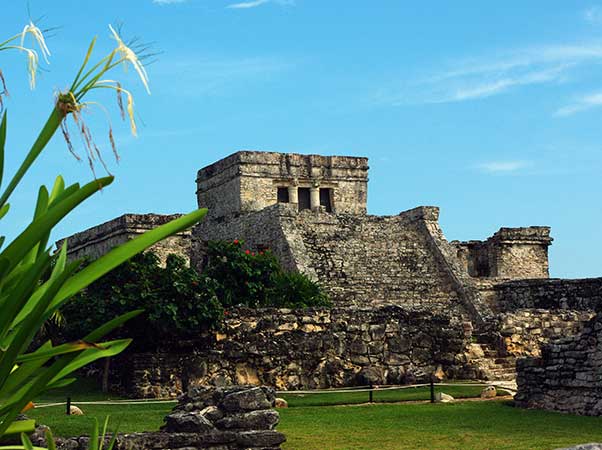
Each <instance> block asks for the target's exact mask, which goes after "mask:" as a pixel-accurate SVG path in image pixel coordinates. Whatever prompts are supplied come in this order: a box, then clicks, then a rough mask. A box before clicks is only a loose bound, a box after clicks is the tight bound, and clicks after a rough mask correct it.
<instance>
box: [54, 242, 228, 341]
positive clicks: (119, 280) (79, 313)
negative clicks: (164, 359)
mask: <svg viewBox="0 0 602 450" xmlns="http://www.w3.org/2000/svg"><path fill="white" fill-rule="evenodd" d="M132 309H143V310H144V312H143V313H142V314H141V315H140V316H138V317H136V318H134V319H132V320H131V321H130V322H129V323H128V324H126V325H125V326H124V327H122V328H121V329H120V330H119V331H118V332H117V333H118V334H116V336H115V337H120V336H122V335H123V336H128V337H130V338H133V339H134V344H133V345H134V346H135V347H136V348H137V349H148V348H154V347H156V346H157V345H158V344H160V343H161V342H163V341H165V340H169V339H171V338H173V337H178V338H193V337H195V336H198V335H199V333H200V332H201V331H203V330H207V329H210V328H213V327H216V326H217V325H218V324H219V322H220V320H221V318H222V314H223V310H222V306H221V304H220V303H219V301H218V299H217V296H216V294H215V288H214V283H213V280H211V279H208V278H207V277H205V276H204V275H199V274H198V273H197V272H196V271H195V270H194V269H191V268H190V267H188V266H187V264H186V261H185V260H184V259H182V258H181V257H179V256H176V255H169V256H168V258H167V261H166V266H165V267H161V266H160V264H159V259H158V258H157V256H156V255H155V254H154V253H152V252H147V253H144V254H140V255H137V256H135V257H134V258H132V259H130V260H129V261H127V262H125V263H124V264H122V265H121V266H119V267H118V268H116V269H115V270H112V271H111V272H109V273H108V274H107V275H105V276H104V277H102V278H101V279H99V280H98V281H96V282H95V283H92V284H91V285H90V286H89V287H88V289H87V290H85V291H83V292H80V293H79V294H77V295H76V296H75V298H74V299H73V301H72V302H71V303H69V304H68V305H66V306H65V308H64V309H63V314H64V316H65V321H66V327H65V334H66V337H67V338H68V339H72V338H73V336H76V335H78V334H79V333H81V332H82V331H85V332H86V331H87V330H89V329H94V328H95V327H97V326H98V323H99V322H102V321H103V320H104V318H105V317H113V316H116V315H120V314H123V313H124V312H127V311H131V310H132Z"/></svg>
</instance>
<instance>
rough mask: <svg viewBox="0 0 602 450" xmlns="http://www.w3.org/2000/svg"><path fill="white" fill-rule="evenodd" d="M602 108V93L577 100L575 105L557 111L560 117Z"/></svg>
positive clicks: (595, 93)
mask: <svg viewBox="0 0 602 450" xmlns="http://www.w3.org/2000/svg"><path fill="white" fill-rule="evenodd" d="M599 106H602V91H600V92H593V93H591V94H588V95H584V96H582V97H580V98H578V99H576V100H575V101H574V102H573V103H571V104H569V105H566V106H563V107H562V108H559V109H557V110H556V113H555V115H556V116H558V117H566V116H572V115H573V114H577V113H580V112H582V111H586V110H588V109H592V108H596V107H599Z"/></svg>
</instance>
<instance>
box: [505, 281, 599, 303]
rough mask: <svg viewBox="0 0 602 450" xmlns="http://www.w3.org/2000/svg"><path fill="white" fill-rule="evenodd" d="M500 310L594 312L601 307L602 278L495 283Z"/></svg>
mask: <svg viewBox="0 0 602 450" xmlns="http://www.w3.org/2000/svg"><path fill="white" fill-rule="evenodd" d="M494 289H495V291H496V302H497V305H498V308H499V310H501V311H513V310H516V309H521V308H538V309H564V310H579V311H588V310H589V311H591V310H600V308H602V278H584V279H577V280H561V279H549V280H518V281H509V282H505V283H501V284H498V285H496V286H495V288H494Z"/></svg>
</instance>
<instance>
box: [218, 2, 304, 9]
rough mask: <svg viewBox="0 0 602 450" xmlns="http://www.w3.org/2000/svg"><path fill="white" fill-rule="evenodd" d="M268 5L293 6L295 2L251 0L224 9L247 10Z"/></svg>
mask: <svg viewBox="0 0 602 450" xmlns="http://www.w3.org/2000/svg"><path fill="white" fill-rule="evenodd" d="M268 3H275V4H278V5H282V6H294V4H295V0H251V1H247V2H240V3H232V4H230V5H228V6H226V8H230V9H248V8H256V7H258V6H261V5H266V4H268Z"/></svg>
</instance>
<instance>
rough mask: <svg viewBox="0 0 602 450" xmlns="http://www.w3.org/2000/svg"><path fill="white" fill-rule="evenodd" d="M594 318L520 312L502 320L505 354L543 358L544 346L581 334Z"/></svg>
mask: <svg viewBox="0 0 602 450" xmlns="http://www.w3.org/2000/svg"><path fill="white" fill-rule="evenodd" d="M593 316H594V313H593V312H591V311H575V310H557V309H552V310H549V309H519V310H516V311H513V312H510V313H503V314H502V315H501V317H500V335H501V337H502V339H503V342H502V344H503V348H504V349H505V351H506V352H507V353H508V354H510V355H513V356H516V357H525V356H540V355H541V347H542V346H543V345H544V344H547V343H548V342H551V341H553V340H554V339H558V338H561V337H564V336H573V335H576V334H578V333H580V332H581V330H582V329H583V327H584V325H585V323H586V322H587V321H588V320H590V319H591V318H592V317H593Z"/></svg>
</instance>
